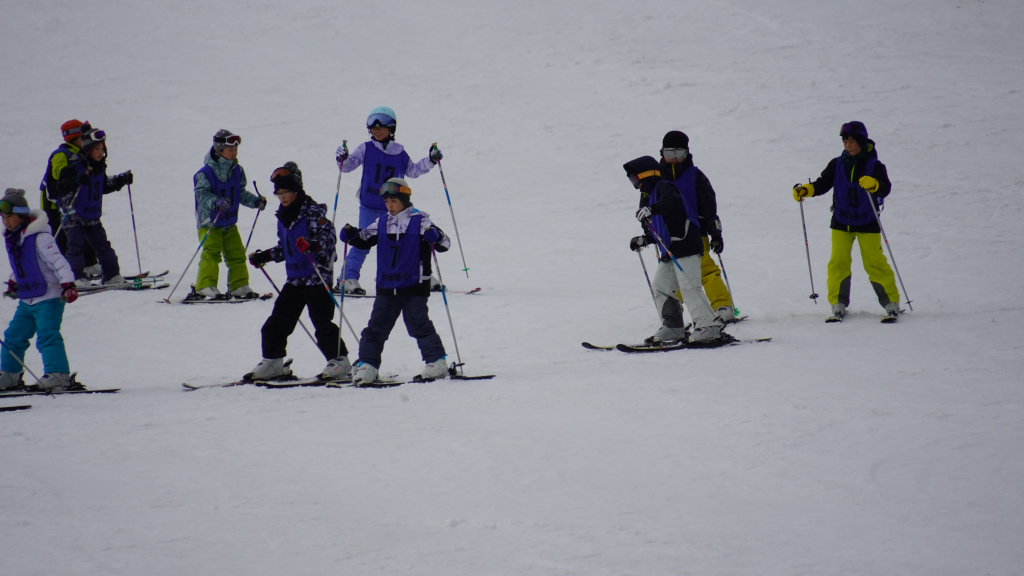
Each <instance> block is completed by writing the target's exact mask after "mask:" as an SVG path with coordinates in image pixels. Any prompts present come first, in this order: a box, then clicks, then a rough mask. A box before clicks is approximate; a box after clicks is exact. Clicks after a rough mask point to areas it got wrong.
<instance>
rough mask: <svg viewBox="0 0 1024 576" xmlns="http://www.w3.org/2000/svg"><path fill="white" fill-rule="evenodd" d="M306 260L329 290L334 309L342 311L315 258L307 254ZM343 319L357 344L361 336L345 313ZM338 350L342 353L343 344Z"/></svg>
mask: <svg viewBox="0 0 1024 576" xmlns="http://www.w3.org/2000/svg"><path fill="white" fill-rule="evenodd" d="M306 258H309V262H310V263H311V264H312V265H313V271H314V272H316V277H317V278H319V279H320V283H321V284H323V285H324V290H327V295H328V296H330V297H331V302H334V307H335V308H337V309H339V310H341V306H340V305H339V304H338V301H337V300H335V299H334V292H331V285H330V284H328V283H327V282H324V277H323V276H322V275H321V274H320V270H318V269H317V267H316V260H313V256H311V255H310V254H306ZM341 293H342V294H344V293H345V289H344V288H342V290H341ZM341 319H342V320H344V321H345V325H346V326H348V330H349V332H351V333H352V336H353V337H354V338H355V339H356V342H358V341H359V336H358V335H357V334H356V331H355V329H354V328H352V323H350V322H349V321H348V318H346V317H345V313H344V312H342V314H341ZM338 338H341V329H340V328H339V329H338ZM338 349H339V350H338V351H339V352H340V351H341V350H340V349H341V344H340V343H339V344H338Z"/></svg>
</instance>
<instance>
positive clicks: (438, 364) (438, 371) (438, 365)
mask: <svg viewBox="0 0 1024 576" xmlns="http://www.w3.org/2000/svg"><path fill="white" fill-rule="evenodd" d="M447 358H448V357H447V356H442V357H441V358H438V359H437V360H434V361H433V362H428V363H427V365H426V366H424V367H423V372H420V375H419V376H418V379H419V380H423V381H427V382H429V381H430V380H441V379H442V378H445V377H447V376H448V364H447V363H446V362H445V360H447Z"/></svg>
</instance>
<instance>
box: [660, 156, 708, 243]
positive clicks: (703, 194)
mask: <svg viewBox="0 0 1024 576" xmlns="http://www.w3.org/2000/svg"><path fill="white" fill-rule="evenodd" d="M691 167H692V168H693V170H695V171H696V172H695V173H694V174H693V175H692V177H693V180H692V182H693V187H694V190H693V194H694V198H693V200H694V201H695V204H696V207H695V211H696V212H697V214H696V216H695V219H696V220H697V222H698V223H699V225H700V226H699V228H698V227H697V226H694V223H693V221H692V220H693V219H694V218H693V217H694V215H692V214H688V213H687V210H686V203H684V201H683V198H682V195H681V194H680V190H679V188H678V187H677V186H678V185H682V184H681V183H677V182H674V180H677V179H680V180H684V179H683V175H684V174H685V173H686V170H687V169H688V168H691ZM658 170H659V171H660V172H661V177H662V180H661V181H659V182H658V183H657V184H656V185H655V187H654V190H653V191H652V192H651V196H652V197H654V202H653V203H651V204H650V207H651V214H652V215H654V216H661V217H662V220H663V222H664V226H665V227H666V229H667V230H668V234H669V235H670V236H671V239H672V240H671V243H670V242H669V240H668V239H667V238H662V241H663V242H665V243H666V244H668V245H669V250H670V251H671V252H672V255H673V256H675V257H676V258H685V257H686V256H693V255H694V254H697V255H700V256H703V255H704V241H703V240H702V238H703V236H704V234H705V232H703V231H705V230H707V229H715V224H714V222H715V218H716V211H717V205H716V203H715V191H714V189H712V188H711V182H709V181H708V178H707V176H705V175H704V173H703V172H701V171H700V169H699V168H697V167H696V166H694V165H693V159H692V156H691V157H687V158H686V160H685V161H684V162H681V163H679V164H670V163H668V162H665V161H664V160H662V161H661V163H660V164H659V165H658ZM648 239H649V240H651V241H654V238H653V237H651V236H649V235H648ZM659 251H660V247H659Z"/></svg>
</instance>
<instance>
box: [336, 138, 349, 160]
mask: <svg viewBox="0 0 1024 576" xmlns="http://www.w3.org/2000/svg"><path fill="white" fill-rule="evenodd" d="M334 159H335V160H337V161H338V164H341V163H342V162H344V161H345V160H348V140H342V142H341V146H338V149H337V150H336V151H335V152H334Z"/></svg>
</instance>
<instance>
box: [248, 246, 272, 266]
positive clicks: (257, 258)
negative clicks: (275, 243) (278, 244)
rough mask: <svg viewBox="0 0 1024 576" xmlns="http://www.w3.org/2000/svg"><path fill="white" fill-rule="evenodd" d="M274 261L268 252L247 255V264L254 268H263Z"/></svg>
mask: <svg viewBox="0 0 1024 576" xmlns="http://www.w3.org/2000/svg"><path fill="white" fill-rule="evenodd" d="M273 259H274V256H273V255H272V254H271V253H270V250H257V251H255V252H253V253H252V254H249V264H252V265H253V267H254V268H263V267H264V266H266V265H267V262H270V261H271V260H273Z"/></svg>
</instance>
